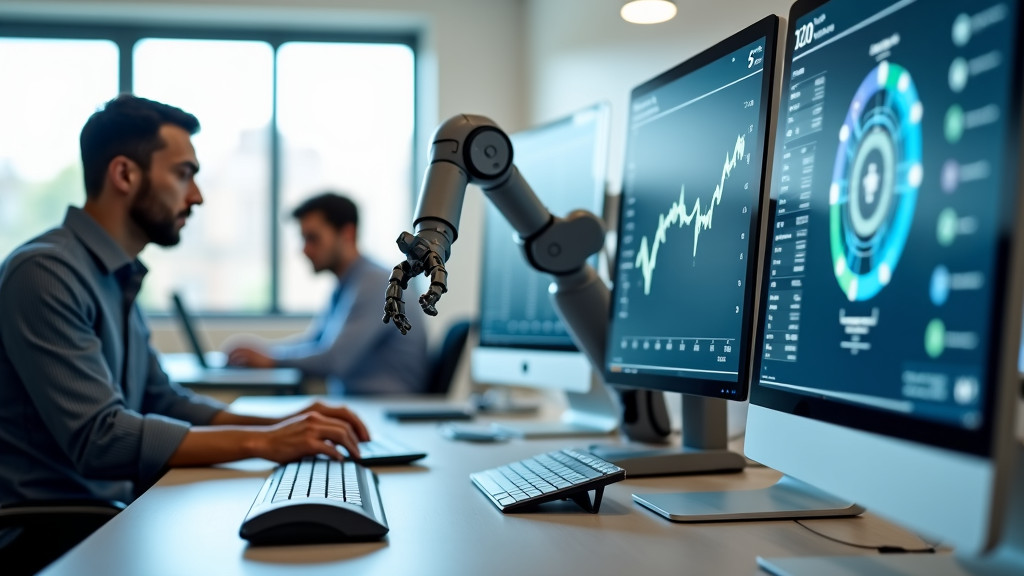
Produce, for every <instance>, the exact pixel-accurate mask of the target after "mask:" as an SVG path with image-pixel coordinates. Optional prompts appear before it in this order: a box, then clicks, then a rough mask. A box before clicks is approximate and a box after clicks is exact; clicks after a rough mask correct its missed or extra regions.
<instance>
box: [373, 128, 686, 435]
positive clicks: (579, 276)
mask: <svg viewBox="0 0 1024 576" xmlns="http://www.w3.org/2000/svg"><path fill="white" fill-rule="evenodd" d="M469 184H476V185H478V186H479V187H480V188H481V189H482V190H483V192H484V194H485V195H486V196H487V198H488V199H489V200H490V201H491V202H492V203H493V204H494V205H495V207H497V208H498V210H499V211H500V212H501V213H502V215H504V216H505V218H506V219H507V220H508V222H509V224H511V225H512V227H513V228H514V229H515V231H516V233H517V234H518V235H519V238H520V239H521V241H522V246H523V251H524V256H525V258H526V259H527V261H528V262H529V263H530V265H531V266H533V267H534V268H535V269H537V270H540V271H542V272H547V273H549V274H551V275H552V276H553V278H554V286H555V289H554V290H553V297H554V304H555V309H556V310H557V311H558V313H559V315H560V316H561V317H562V320H563V321H564V322H565V325H566V329H567V330H568V332H569V334H570V335H571V336H572V338H573V340H574V341H575V342H576V344H577V346H579V348H580V349H581V350H582V351H583V353H584V354H585V355H586V356H587V358H588V360H589V361H590V363H591V365H592V366H594V368H595V369H596V370H597V371H598V372H600V371H601V370H603V367H604V357H605V349H604V347H605V336H606V334H607V331H608V317H607V311H608V309H609V306H610V300H611V294H610V291H609V290H608V286H607V285H605V283H604V282H603V281H602V280H601V279H600V277H598V275H597V272H596V271H594V269H593V268H592V267H591V266H590V265H589V264H588V263H587V258H589V257H590V256H591V255H592V254H595V253H596V252H598V251H599V250H600V249H601V247H602V246H603V245H604V225H603V223H602V222H601V220H600V219H598V218H597V216H595V215H593V214H591V213H589V212H587V211H584V210H577V211H574V212H572V213H570V214H568V215H567V216H566V217H565V218H558V217H555V216H553V215H552V214H551V213H550V212H549V211H548V209H547V208H546V207H545V206H544V205H543V204H542V203H541V201H540V200H539V199H538V198H537V195H536V194H534V192H533V190H532V189H531V188H530V185H529V184H527V182H526V180H525V179H523V177H522V175H521V174H520V173H519V170H518V169H517V168H516V166H515V165H514V164H513V163H512V143H511V141H510V140H509V138H508V135H506V134H505V132H503V131H502V130H501V129H500V128H498V126H497V125H496V124H495V123H494V122H493V121H491V120H490V119H489V118H485V117H483V116H476V115H469V114H460V115H457V116H453V117H452V118H449V119H448V120H447V121H445V122H444V123H442V124H441V125H440V126H439V127H438V128H437V130H436V131H435V132H434V142H433V145H432V147H431V150H430V159H429V164H428V167H427V173H426V177H425V178H424V181H423V187H422V188H421V190H420V197H419V205H418V206H417V207H416V215H415V220H414V221H413V226H414V227H415V230H416V233H415V234H411V233H409V232H403V233H402V234H401V236H399V237H398V247H399V248H400V249H401V251H402V253H403V254H405V256H406V259H405V260H404V261H403V262H400V263H399V264H398V265H397V266H395V268H394V270H393V271H392V273H391V278H390V280H389V282H388V288H387V293H386V298H385V302H384V323H385V324H386V323H388V322H394V324H395V326H396V327H397V328H398V329H399V330H400V331H401V332H402V333H403V334H405V333H407V332H408V331H409V329H410V328H411V325H410V323H409V318H408V317H407V316H406V314H405V301H404V300H403V299H402V296H403V294H404V291H405V290H407V289H408V288H409V280H410V279H411V278H414V277H416V276H418V275H420V274H426V275H428V276H430V287H429V288H428V289H427V291H426V292H425V293H424V294H423V295H422V296H420V298H419V304H420V307H422V308H423V311H424V312H425V313H427V314H429V315H431V316H436V315H437V308H436V305H437V302H438V301H439V300H440V299H441V296H442V295H443V294H444V293H445V292H447V290H448V287H447V282H448V273H447V271H446V270H445V268H444V263H445V262H447V261H448V257H449V256H450V255H451V245H452V243H454V242H455V240H456V239H457V238H458V227H459V216H460V214H461V213H462V203H463V200H464V199H465V193H466V186H468V185H469ZM623 394H624V395H625V394H630V395H635V397H634V396H630V398H629V400H630V401H632V404H630V402H627V403H626V404H627V405H631V406H633V407H636V402H637V401H639V402H641V403H642V404H643V406H642V407H641V411H642V412H644V413H649V414H652V415H653V416H652V417H650V418H648V419H646V420H645V423H641V424H639V425H638V426H637V427H634V428H633V429H632V431H630V430H629V429H628V428H629V426H628V424H629V423H628V422H624V423H623V425H624V427H626V428H627V435H629V436H630V437H631V438H633V439H635V440H646V441H662V440H663V439H664V438H665V437H667V436H668V434H669V425H668V413H667V410H666V409H665V406H664V400H663V397H662V395H661V394H658V395H657V396H651V395H647V396H642V397H641V396H639V394H638V393H636V392H629V393H623ZM637 398H639V400H637ZM648 400H649V403H650V405H648ZM648 408H649V409H650V410H649V411H648V410H647V409H648Z"/></svg>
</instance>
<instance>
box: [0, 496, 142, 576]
mask: <svg viewBox="0 0 1024 576" xmlns="http://www.w3.org/2000/svg"><path fill="white" fill-rule="evenodd" d="M124 508H125V504H124V503H123V502H119V501H116V500H95V499H75V500H40V501H26V502H17V503H12V504H5V505H3V506H0V531H3V532H7V531H8V530H9V529H13V530H17V531H18V532H17V535H16V536H13V538H12V539H11V540H10V541H9V542H8V543H7V544H6V545H4V546H3V547H2V548H0V572H2V573H4V574H8V575H16V574H35V573H36V572H38V571H40V570H42V569H43V568H44V567H46V566H47V565H48V564H50V563H51V562H53V561H54V560H56V559H57V558H59V557H60V556H61V555H63V554H64V553H65V552H67V551H68V550H70V549H71V548H73V547H74V546H75V545H76V544H78V543H79V542H81V541H82V540H84V539H85V538H86V536H88V535H89V534H92V533H93V532H94V531H95V530H96V529H97V528H99V527H100V526H102V525H103V524H105V523H106V522H107V521H108V520H110V519H111V518H113V517H114V516H116V515H117V513H118V512H120V511H121V510H124Z"/></svg>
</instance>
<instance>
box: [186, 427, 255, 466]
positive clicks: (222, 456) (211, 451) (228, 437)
mask: <svg viewBox="0 0 1024 576" xmlns="http://www.w3.org/2000/svg"><path fill="white" fill-rule="evenodd" d="M255 442H256V433H255V431H253V430H249V429H246V428H245V427H241V426H239V427H225V426H194V427H192V428H191V429H189V431H188V434H186V435H185V439H184V440H182V441H181V444H179V445H178V449H177V450H175V451H174V453H173V454H171V458H170V459H169V460H168V461H167V465H168V466H170V467H172V468H174V467H180V466H209V465H212V464H220V463H222V462H232V461H235V460H243V459H245V458H253V457H255V456H256V452H257V449H256V446H255Z"/></svg>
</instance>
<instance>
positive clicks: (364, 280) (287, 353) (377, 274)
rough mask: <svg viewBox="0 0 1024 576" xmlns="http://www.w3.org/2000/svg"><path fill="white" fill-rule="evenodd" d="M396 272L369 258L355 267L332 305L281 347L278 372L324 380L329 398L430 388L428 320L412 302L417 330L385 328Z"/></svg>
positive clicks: (410, 308)
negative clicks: (387, 301) (281, 368)
mask: <svg viewBox="0 0 1024 576" xmlns="http://www.w3.org/2000/svg"><path fill="white" fill-rule="evenodd" d="M390 277H391V270H389V269H387V268H384V267H382V266H380V265H378V264H376V263H374V262H373V261H371V260H368V259H366V258H365V257H360V258H359V259H358V260H356V261H355V262H353V263H352V265H351V266H350V267H349V269H348V270H346V271H345V274H344V276H343V277H342V278H341V279H340V281H339V282H338V287H337V288H336V289H335V290H334V292H333V294H332V295H331V300H330V303H329V304H328V305H327V307H326V309H325V310H324V311H322V312H321V313H320V314H319V315H317V317H316V318H314V319H313V323H312V325H311V326H310V329H309V331H308V332H307V333H306V334H304V335H303V336H302V337H300V338H299V339H297V340H296V341H293V342H289V343H286V344H278V345H276V346H273V347H272V348H271V349H270V356H271V357H272V358H274V360H275V361H276V362H277V364H278V365H279V366H286V367H292V368H298V369H300V370H302V371H303V373H304V374H308V375H312V376H317V377H322V378H324V379H325V380H326V381H327V391H328V393H330V394H334V395H337V394H347V395H366V394H416V393H422V392H423V391H424V390H425V389H426V386H427V381H426V379H427V364H428V360H427V339H426V323H425V322H424V321H423V320H424V319H425V318H426V315H425V314H423V312H422V311H421V310H420V307H419V305H418V304H417V303H416V302H415V300H414V301H413V302H412V304H411V306H408V307H407V313H408V314H409V317H410V318H411V319H412V323H413V329H412V330H410V331H409V333H408V334H406V335H404V336H403V335H402V333H401V332H399V331H398V329H397V328H395V326H394V325H393V324H385V323H384V322H383V321H382V318H383V316H384V293H385V291H386V290H387V287H388V280H389V278H390Z"/></svg>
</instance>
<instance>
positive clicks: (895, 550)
mask: <svg viewBox="0 0 1024 576" xmlns="http://www.w3.org/2000/svg"><path fill="white" fill-rule="evenodd" d="M793 522H796V524H797V526H801V527H803V528H804V529H805V530H807V531H808V532H810V533H812V534H815V535H817V536H821V537H822V538H824V539H826V540H831V541H833V542H838V543H839V544H843V545H846V546H851V547H853V548H862V549H864V550H877V551H878V553H879V554H934V553H935V549H936V545H932V546H929V547H928V548H904V547H902V546H888V545H882V546H871V545H868V544H857V543H856V542H847V541H845V540H840V539H839V538H835V537H832V536H829V535H828V534H824V533H822V532H819V531H817V530H815V529H814V528H811V527H810V526H808V525H806V524H804V523H803V522H801V521H799V520H793Z"/></svg>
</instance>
